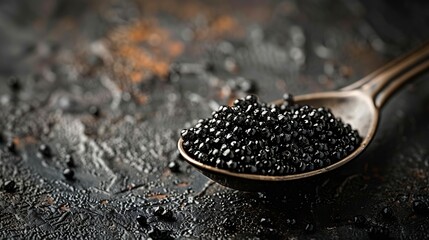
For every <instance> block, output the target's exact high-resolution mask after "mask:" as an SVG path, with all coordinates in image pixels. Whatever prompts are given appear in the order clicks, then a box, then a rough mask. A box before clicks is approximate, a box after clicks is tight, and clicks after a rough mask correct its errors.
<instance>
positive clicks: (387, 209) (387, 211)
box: [381, 207, 393, 219]
mask: <svg viewBox="0 0 429 240" xmlns="http://www.w3.org/2000/svg"><path fill="white" fill-rule="evenodd" d="M381 215H382V216H383V217H384V218H386V219H392V218H393V211H392V209H391V208H390V207H384V208H382V209H381Z"/></svg>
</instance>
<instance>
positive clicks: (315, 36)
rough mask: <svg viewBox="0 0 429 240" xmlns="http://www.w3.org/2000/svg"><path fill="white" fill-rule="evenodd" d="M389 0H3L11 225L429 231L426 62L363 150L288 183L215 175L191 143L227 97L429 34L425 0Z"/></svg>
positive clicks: (185, 233)
mask: <svg viewBox="0 0 429 240" xmlns="http://www.w3.org/2000/svg"><path fill="white" fill-rule="evenodd" d="M387 2H388V1H369V0H368V1H366V0H363V1H361V2H360V3H359V2H357V1H334V0H322V1H306V2H305V3H303V2H302V1H284V2H278V1H271V2H268V1H264V4H263V5H261V4H260V2H259V1H234V2H233V3H231V2H230V1H207V2H206V1H204V2H202V1H201V2H197V1H177V2H173V1H144V2H143V1H126V2H125V1H113V0H112V1H92V2H91V3H87V1H83V0H82V1H51V0H41V1H30V0H29V1H13V0H9V1H2V2H1V3H0V45H1V48H0V116H1V117H0V132H1V134H2V139H1V144H0V164H1V165H0V185H1V186H2V188H1V191H0V238H49V239H58V238H70V239H75V238H115V239H117V238H131V239H133V238H136V239H139V238H147V237H152V238H155V239H156V238H162V237H167V236H171V237H173V238H199V237H202V238H223V237H225V238H229V237H235V238H262V239H274V238H294V237H298V238H300V239H301V238H302V239H310V238H318V239H331V238H339V239H345V238H347V239H366V238H370V237H377V238H378V237H379V235H380V234H381V235H383V236H389V237H391V238H403V239H424V238H428V237H429V227H428V226H429V217H428V215H427V212H425V211H418V210H419V209H420V207H416V206H414V209H415V210H417V211H415V210H413V205H414V204H415V201H416V200H420V201H422V202H428V201H429V189H428V180H429V176H428V171H429V150H428V149H429V148H428V147H429V146H428V145H429V135H428V133H429V123H428V121H427V116H428V115H429V97H428V96H429V95H428V92H429V81H428V74H424V75H422V76H420V77H419V78H418V79H416V80H415V81H414V82H413V83H411V84H409V85H407V86H406V87H405V88H404V89H403V90H402V91H401V92H399V93H398V94H397V95H395V96H394V97H393V98H392V99H391V100H390V101H389V102H388V103H387V105H386V106H385V108H384V109H383V111H382V114H381V122H380V128H379V129H378V131H377V134H376V138H375V140H374V141H373V143H372V144H371V145H370V147H369V148H368V150H367V151H366V152H365V153H364V154H363V155H361V157H359V158H358V159H356V160H354V161H353V162H351V163H349V164H347V165H346V166H345V167H343V168H341V169H338V170H336V171H334V172H332V173H330V174H327V175H325V176H323V177H321V178H320V179H318V180H317V181H315V182H316V183H312V182H309V183H308V184H307V185H305V187H297V190H294V191H290V189H289V191H285V192H288V193H287V194H286V195H284V194H283V193H278V194H276V195H264V194H258V193H244V192H239V191H235V190H231V189H226V188H224V187H222V186H220V185H217V184H213V183H212V182H210V181H209V180H208V179H207V178H205V177H204V176H202V175H201V174H199V173H198V172H197V171H195V170H194V169H192V168H191V167H190V166H188V165H187V164H186V163H185V162H183V161H182V160H181V159H180V158H179V157H178V155H177V151H176V141H177V139H178V133H179V131H180V129H182V128H184V127H189V126H190V124H191V123H193V122H194V121H195V120H197V119H198V118H201V117H208V116H209V114H210V113H211V112H212V110H213V109H217V106H218V105H219V104H226V103H230V102H231V101H232V100H233V99H235V98H236V97H241V96H244V95H245V94H247V93H248V92H255V91H256V92H257V93H258V95H259V96H260V98H261V99H262V100H264V101H271V100H274V99H278V98H280V97H281V96H282V93H283V92H285V91H288V92H293V93H295V94H300V93H306V92H313V91H322V90H330V89H335V88H338V87H341V86H345V85H347V84H349V83H351V82H354V81H355V80H357V79H359V78H360V77H362V76H364V75H366V74H368V73H370V72H371V71H373V70H375V69H376V68H377V67H378V66H381V65H382V64H383V63H385V62H387V61H388V60H389V59H392V58H393V57H395V56H398V55H400V54H401V53H404V52H405V51H407V50H410V49H412V48H413V47H414V46H417V45H418V44H419V43H421V42H422V41H424V40H425V39H426V38H429V34H428V32H427V31H426V26H427V22H428V19H429V14H427V11H425V10H424V9H427V7H428V4H427V3H426V2H425V1H416V2H407V4H405V3H404V4H403V5H401V4H390V3H389V4H387ZM12 75H15V76H18V77H19V79H20V86H21V87H20V89H19V87H18V88H17V85H14V84H10V82H9V81H8V79H9V77H10V76H12ZM240 77H244V78H245V80H243V79H241V78H240ZM249 84H250V86H251V87H250V88H249ZM13 89H19V90H18V91H14V90H13ZM11 142H13V143H14V145H15V146H16V151H15V152H16V153H14V151H11V150H14V149H13V148H12V147H11V144H10V143H11ZM41 144H47V145H48V146H49V147H50V149H51V151H52V157H49V156H48V155H49V154H46V151H44V152H39V150H38V149H39V147H40V145H41ZM42 153H45V154H44V155H43V154H42ZM67 154H71V155H72V157H73V159H74V166H73V165H71V164H70V163H68V162H67V157H66V155H67ZM171 161H177V162H178V164H179V165H180V168H179V172H177V171H176V170H177V169H173V172H172V171H171V170H170V169H169V168H168V164H169V163H170V162H171ZM66 168H71V169H72V171H74V177H73V178H71V177H70V175H69V174H66V176H68V179H66V177H65V175H63V171H64V170H65V169H66ZM11 180H13V181H14V182H15V186H14V187H13V186H12V185H13V184H12V185H11V183H10V182H9V181H11ZM155 206H163V207H164V208H165V209H167V210H171V212H172V213H173V216H172V217H171V216H169V213H165V215H163V214H160V210H159V209H158V211H157V213H155V209H154V207H155ZM385 207H388V208H389V210H385V209H384V208H385ZM386 211H389V212H390V213H384V212H386ZM161 212H162V211H161ZM167 212H168V211H167ZM139 215H141V216H143V217H140V218H139V221H137V216H139ZM156 215H160V216H156ZM356 216H363V217H364V218H365V219H366V221H364V220H362V219H363V218H362V217H356ZM145 218H146V220H147V224H145V222H144V221H143V220H144V219H145ZM355 218H356V219H357V220H356V223H355V222H354V221H355ZM142 219H143V220H142ZM386 232H387V234H386Z"/></svg>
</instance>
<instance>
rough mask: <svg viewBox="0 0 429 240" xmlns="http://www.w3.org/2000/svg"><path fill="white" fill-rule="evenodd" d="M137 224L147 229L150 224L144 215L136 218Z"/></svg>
mask: <svg viewBox="0 0 429 240" xmlns="http://www.w3.org/2000/svg"><path fill="white" fill-rule="evenodd" d="M136 220H137V223H138V224H139V225H140V226H141V227H147V226H148V223H147V218H146V217H145V216H142V215H138V216H137V217H136Z"/></svg>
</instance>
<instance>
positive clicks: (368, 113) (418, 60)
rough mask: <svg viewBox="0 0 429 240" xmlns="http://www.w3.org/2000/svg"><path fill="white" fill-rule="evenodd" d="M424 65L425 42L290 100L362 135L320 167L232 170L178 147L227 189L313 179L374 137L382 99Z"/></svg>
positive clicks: (427, 58)
mask: <svg viewBox="0 0 429 240" xmlns="http://www.w3.org/2000/svg"><path fill="white" fill-rule="evenodd" d="M427 68H429V43H426V44H425V45H423V46H421V47H420V48H418V49H416V50H414V51H413V52H411V53H409V54H407V55H405V56H402V57H400V58H398V59H396V60H394V61H392V62H390V63H388V64H387V65H385V66H383V67H381V68H380V69H378V70H377V71H375V72H373V73H371V74H369V75H368V76H366V77H365V78H363V79H361V80H359V81H357V82H355V83H353V84H351V85H349V86H347V87H345V88H342V89H340V90H338V91H330V92H321V93H312V94H305V95H300V96H295V97H294V100H295V102H296V103H297V104H300V105H311V106H313V107H322V106H324V107H327V108H329V109H330V110H331V111H332V113H334V115H335V116H336V117H339V118H341V119H342V120H343V121H344V122H346V123H349V124H350V125H351V126H352V127H353V128H355V129H357V130H358V131H359V134H360V135H361V136H362V139H363V140H362V142H361V144H360V146H359V147H357V149H356V150H355V151H354V152H353V153H351V154H350V155H348V156H347V157H346V158H344V159H342V160H340V161H338V162H336V163H334V164H332V165H329V166H327V167H324V168H321V169H316V170H314V171H310V172H304V173H299V174H293V175H285V176H265V175H257V174H245V173H235V172H230V171H228V170H224V169H219V168H216V167H212V166H209V165H206V164H203V163H201V162H199V161H198V160H196V159H193V158H192V157H190V156H189V155H188V154H187V153H186V151H185V150H184V148H183V146H182V143H183V139H179V142H178V148H179V151H180V153H181V154H182V156H183V157H184V158H185V159H186V161H188V162H189V163H190V164H191V165H193V166H194V167H196V168H197V169H198V170H199V171H200V172H202V173H203V174H204V175H206V176H207V177H209V178H211V179H213V180H214V181H216V182H218V183H220V184H222V185H224V186H227V187H230V188H235V189H239V190H246V191H269V190H270V189H275V188H278V187H284V186H285V183H288V184H289V185H290V184H294V183H297V182H301V181H303V180H306V181H308V178H309V177H313V178H314V177H316V175H320V174H322V173H326V172H329V171H331V170H333V169H336V168H338V167H340V166H342V165H344V164H345V163H347V162H349V161H350V160H352V159H354V158H356V157H357V156H358V155H359V154H360V153H362V151H363V150H364V149H365V148H366V147H367V146H368V144H369V143H370V142H371V140H372V139H373V137H374V134H375V131H376V130H377V126H378V119H379V112H380V109H381V108H382V107H383V105H384V103H385V102H386V100H387V99H388V98H389V97H390V96H391V95H392V94H393V93H394V92H395V90H398V89H399V88H400V87H401V86H402V85H403V84H404V83H405V82H407V81H408V80H410V79H412V77H414V76H415V75H417V74H419V73H421V72H422V71H423V70H425V69H427ZM282 101H283V100H277V101H274V103H275V104H280V103H281V102H282Z"/></svg>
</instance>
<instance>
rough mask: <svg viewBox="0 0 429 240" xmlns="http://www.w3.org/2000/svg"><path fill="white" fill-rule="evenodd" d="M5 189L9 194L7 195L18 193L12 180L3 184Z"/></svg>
mask: <svg viewBox="0 0 429 240" xmlns="http://www.w3.org/2000/svg"><path fill="white" fill-rule="evenodd" d="M3 189H4V190H5V191H6V192H7V193H14V192H15V191H16V184H15V181H13V180H10V181H6V182H4V184H3Z"/></svg>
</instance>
